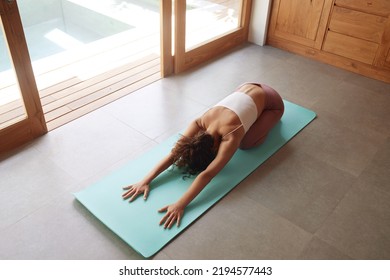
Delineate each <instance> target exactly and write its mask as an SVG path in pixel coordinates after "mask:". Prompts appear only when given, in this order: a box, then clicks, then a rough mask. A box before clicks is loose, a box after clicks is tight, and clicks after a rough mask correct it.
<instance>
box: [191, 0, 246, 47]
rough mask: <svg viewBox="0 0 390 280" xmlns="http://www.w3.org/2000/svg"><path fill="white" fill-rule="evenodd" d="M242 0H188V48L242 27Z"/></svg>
mask: <svg viewBox="0 0 390 280" xmlns="http://www.w3.org/2000/svg"><path fill="white" fill-rule="evenodd" d="M241 8H242V0H209V1H202V0H187V10H186V50H188V49H191V48H194V47H195V46H197V45H200V44H203V43H205V42H207V41H210V40H211V39H214V38H215V37H218V36H221V35H223V34H225V33H228V32H231V31H234V30H235V29H237V28H238V27H240V19H241Z"/></svg>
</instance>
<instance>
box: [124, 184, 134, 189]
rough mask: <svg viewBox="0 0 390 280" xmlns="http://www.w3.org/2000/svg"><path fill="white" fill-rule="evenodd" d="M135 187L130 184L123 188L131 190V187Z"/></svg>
mask: <svg viewBox="0 0 390 280" xmlns="http://www.w3.org/2000/svg"><path fill="white" fill-rule="evenodd" d="M132 187H133V185H130V186H127V187H123V188H122V189H123V190H129V189H131V188H132Z"/></svg>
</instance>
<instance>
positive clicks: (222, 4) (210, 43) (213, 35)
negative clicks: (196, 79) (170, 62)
mask: <svg viewBox="0 0 390 280" xmlns="http://www.w3.org/2000/svg"><path fill="white" fill-rule="evenodd" d="M251 7H252V1H251V0H207V1H203V0H176V1H175V15H176V16H175V58H176V59H175V72H176V73H178V72H182V71H184V70H186V69H188V68H190V67H193V66H195V65H197V64H199V63H202V62H204V61H206V60H208V59H210V58H212V57H214V56H216V55H218V54H220V53H221V52H223V51H226V50H228V49H231V48H233V47H235V46H237V45H239V44H241V43H243V42H245V41H247V37H248V30H249V20H250V10H251Z"/></svg>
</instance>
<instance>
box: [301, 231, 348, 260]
mask: <svg viewBox="0 0 390 280" xmlns="http://www.w3.org/2000/svg"><path fill="white" fill-rule="evenodd" d="M299 259H302V260H350V259H351V258H350V257H349V256H347V255H345V254H343V253H341V252H340V251H339V250H337V249H336V248H334V247H332V246H330V245H329V244H327V243H326V242H324V241H322V240H321V239H319V238H318V237H316V236H314V237H313V239H312V240H311V241H310V243H309V244H308V245H307V247H306V248H305V249H304V250H303V252H302V254H301V255H300V256H299Z"/></svg>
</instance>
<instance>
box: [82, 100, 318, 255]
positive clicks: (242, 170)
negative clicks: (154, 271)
mask: <svg viewBox="0 0 390 280" xmlns="http://www.w3.org/2000/svg"><path fill="white" fill-rule="evenodd" d="M284 103H285V113H284V115H283V118H282V119H281V121H280V122H279V123H278V124H277V125H276V126H275V127H274V128H273V129H272V131H271V132H270V133H269V135H268V137H267V139H266V141H265V142H264V143H263V144H262V145H261V146H259V147H257V148H255V149H251V150H238V151H237V152H236V153H235V155H234V157H233V158H232V159H231V160H230V162H229V163H228V164H227V165H226V166H225V168H224V169H223V170H222V171H221V172H220V173H219V174H218V175H217V176H216V177H215V178H214V179H213V180H212V181H211V182H210V184H209V185H208V186H207V187H206V188H205V189H204V190H203V191H202V192H201V193H200V194H199V195H198V196H197V197H196V198H195V199H194V200H193V201H192V202H191V203H190V204H189V205H188V206H187V208H186V210H185V213H184V216H183V219H182V221H181V225H180V227H176V225H175V226H174V227H172V228H171V229H169V230H168V229H164V228H163V227H162V226H159V221H160V219H161V218H162V217H163V214H162V213H158V211H157V210H158V209H160V208H162V207H164V206H166V205H169V204H171V203H173V202H175V201H176V200H178V199H179V198H180V197H181V195H182V194H183V193H184V192H185V191H186V189H187V188H188V186H189V185H190V184H191V182H192V181H193V178H190V179H185V180H183V175H182V174H181V172H180V171H178V170H177V168H176V169H173V170H172V169H168V170H167V171H165V172H163V173H162V174H160V176H158V177H157V178H156V179H155V180H154V181H153V182H152V184H151V191H150V194H149V197H148V199H147V200H146V201H144V200H143V198H142V196H140V197H138V198H137V199H136V200H135V201H133V202H132V203H129V202H128V201H126V200H123V199H122V197H121V195H122V193H123V190H122V187H123V186H127V185H129V184H132V183H136V182H138V181H139V180H141V179H142V177H143V176H144V175H145V174H146V172H148V171H149V170H150V169H151V168H152V167H153V166H154V165H155V164H156V163H157V162H158V161H159V160H160V159H162V157H163V156H165V155H166V154H167V153H169V151H170V150H171V149H172V147H173V145H174V143H175V142H176V141H177V139H178V138H179V134H177V135H174V136H173V137H171V138H169V139H168V140H166V141H165V142H163V143H160V144H159V145H157V146H156V147H154V148H153V149H151V150H150V151H149V152H147V153H145V154H144V155H142V156H141V157H139V158H138V159H136V160H134V161H131V162H129V163H128V164H126V165H125V166H123V167H121V168H120V169H119V170H116V171H115V172H113V173H112V174H110V175H108V176H106V177H105V178H103V179H101V180H100V181H99V182H97V183H95V184H93V185H91V186H89V187H87V188H86V189H84V190H82V191H80V192H78V193H75V194H74V195H75V196H76V198H77V200H78V201H79V202H81V203H82V204H83V205H84V206H85V207H86V208H87V209H88V210H89V211H90V212H91V213H92V214H93V215H95V216H96V218H98V219H99V220H100V221H101V222H102V223H103V224H105V225H106V226H107V227H108V228H110V229H111V230H112V231H113V232H114V233H116V234H117V235H118V236H119V237H120V238H122V239H123V240H124V241H125V242H126V243H127V244H129V245H130V246H131V247H132V248H133V249H134V250H136V251H137V252H139V253H140V254H141V255H142V256H144V257H145V258H149V257H151V256H153V255H154V254H156V253H157V252H158V251H159V250H161V249H162V248H163V247H164V246H165V245H166V244H167V243H168V242H169V241H171V240H172V239H173V238H174V237H175V236H177V235H178V234H179V233H180V232H182V231H183V230H184V229H185V228H187V227H188V226H189V225H191V223H193V222H194V221H195V220H196V219H197V218H199V217H200V216H201V215H202V214H203V213H204V212H205V211H207V209H209V208H210V207H211V206H212V205H214V204H215V203H217V202H218V201H219V200H220V199H221V198H222V197H224V196H225V195H226V194H227V193H229V192H230V191H231V190H232V189H233V188H234V187H235V186H236V185H237V184H238V183H240V182H241V181H242V180H243V179H245V178H246V177H247V176H248V175H249V174H250V173H251V172H253V171H254V170H255V169H256V168H257V167H259V165H261V164H262V163H263V162H264V161H265V160H267V159H268V158H269V157H270V156H271V155H272V154H274V153H275V152H276V151H277V150H279V149H280V148H281V147H282V146H283V145H284V144H286V143H287V142H288V141H289V140H290V139H291V138H292V137H293V136H294V135H296V134H297V133H298V132H299V131H300V130H302V129H303V128H304V127H305V126H306V125H307V124H309V123H310V122H311V121H312V120H313V119H314V118H315V117H316V114H315V113H314V112H313V111H310V110H308V109H305V108H303V107H301V106H298V105H296V104H294V103H291V102H288V101H284Z"/></svg>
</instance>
